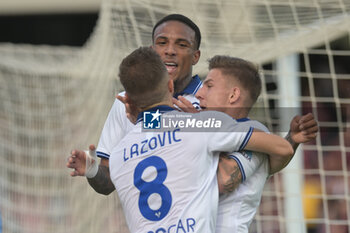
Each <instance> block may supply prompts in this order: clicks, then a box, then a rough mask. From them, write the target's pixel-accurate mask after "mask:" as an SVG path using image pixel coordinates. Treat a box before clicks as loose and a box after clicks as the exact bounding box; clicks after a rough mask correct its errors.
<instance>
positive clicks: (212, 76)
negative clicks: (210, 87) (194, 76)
mask: <svg viewBox="0 0 350 233" xmlns="http://www.w3.org/2000/svg"><path fill="white" fill-rule="evenodd" d="M225 81H226V77H225V75H223V73H222V72H221V70H220V69H218V68H214V69H211V70H209V72H208V74H207V77H206V78H205V79H204V81H203V83H204V84H206V83H222V82H225Z"/></svg>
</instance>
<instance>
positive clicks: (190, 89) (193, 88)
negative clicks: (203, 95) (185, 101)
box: [174, 75, 202, 98]
mask: <svg viewBox="0 0 350 233" xmlns="http://www.w3.org/2000/svg"><path fill="white" fill-rule="evenodd" d="M201 86H202V81H201V80H200V78H199V77H198V75H195V76H193V77H192V80H191V82H190V83H189V84H188V85H187V87H186V88H185V89H184V90H183V91H182V92H179V93H175V94H174V97H175V98H177V97H178V96H179V95H184V94H192V95H194V94H196V93H197V91H198V89H199V88H200V87H201Z"/></svg>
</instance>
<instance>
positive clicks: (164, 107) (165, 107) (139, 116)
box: [136, 105, 175, 123]
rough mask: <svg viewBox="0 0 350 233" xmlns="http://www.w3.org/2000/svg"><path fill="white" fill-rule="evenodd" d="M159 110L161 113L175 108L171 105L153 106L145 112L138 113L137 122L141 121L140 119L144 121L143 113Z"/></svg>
mask: <svg viewBox="0 0 350 233" xmlns="http://www.w3.org/2000/svg"><path fill="white" fill-rule="evenodd" d="M157 110H159V113H165V112H171V111H174V110H175V108H172V107H169V106H168V105H158V106H155V107H153V108H150V109H147V110H145V111H143V112H140V113H139V115H137V121H136V123H139V122H140V121H143V113H144V112H156V111H157Z"/></svg>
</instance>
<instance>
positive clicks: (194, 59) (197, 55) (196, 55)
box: [192, 49, 201, 66]
mask: <svg viewBox="0 0 350 233" xmlns="http://www.w3.org/2000/svg"><path fill="white" fill-rule="evenodd" d="M200 57H201V51H200V50H199V49H198V50H196V51H194V53H193V57H192V65H193V66H194V65H195V64H197V63H198V61H199V58H200Z"/></svg>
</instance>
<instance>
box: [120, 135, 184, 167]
mask: <svg viewBox="0 0 350 233" xmlns="http://www.w3.org/2000/svg"><path fill="white" fill-rule="evenodd" d="M178 131H180V129H175V130H173V131H165V132H162V133H159V134H157V135H155V136H154V137H151V138H149V139H147V138H146V139H145V140H143V141H141V142H138V143H134V144H132V145H131V146H130V148H124V162H126V161H128V160H129V159H132V158H133V157H135V156H140V155H142V154H145V153H147V152H148V151H151V150H155V149H156V148H158V147H163V146H165V145H169V144H172V143H178V142H181V138H179V137H178V136H177V134H176V133H177V132H178Z"/></svg>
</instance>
